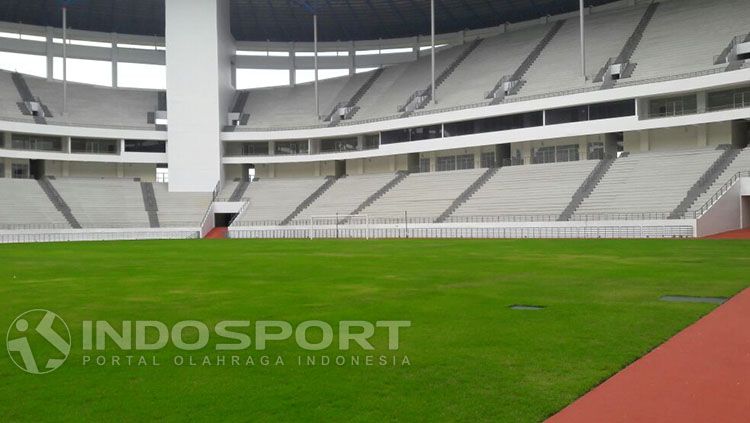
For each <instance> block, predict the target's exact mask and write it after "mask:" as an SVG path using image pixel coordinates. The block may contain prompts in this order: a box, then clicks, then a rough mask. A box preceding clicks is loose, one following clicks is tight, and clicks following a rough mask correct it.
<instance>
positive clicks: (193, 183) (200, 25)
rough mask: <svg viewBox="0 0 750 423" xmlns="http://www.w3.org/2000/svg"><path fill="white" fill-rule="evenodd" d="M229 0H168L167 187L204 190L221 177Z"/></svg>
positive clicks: (228, 64)
mask: <svg viewBox="0 0 750 423" xmlns="http://www.w3.org/2000/svg"><path fill="white" fill-rule="evenodd" d="M229 27H230V25H229V2H228V1H227V0H216V1H205V0H166V45H167V55H166V60H167V92H168V93H169V94H168V96H167V107H168V109H169V128H168V135H169V140H170V142H169V143H168V145H167V148H168V155H169V158H170V159H169V179H170V181H169V182H170V183H169V189H170V190H171V191H181V192H191V191H193V192H195V191H203V192H208V191H212V190H213V189H214V186H215V185H216V182H217V181H219V179H220V178H221V170H222V169H221V142H220V140H219V134H220V131H221V128H222V127H223V126H224V125H225V124H226V114H227V112H228V110H229V103H230V102H231V96H232V94H231V81H232V72H231V67H232V66H231V62H230V58H231V56H232V55H233V53H234V47H233V40H232V39H231V35H230V34H229Z"/></svg>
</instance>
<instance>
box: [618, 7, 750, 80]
mask: <svg viewBox="0 0 750 423" xmlns="http://www.w3.org/2000/svg"><path fill="white" fill-rule="evenodd" d="M748 16H750V2H749V1H747V0H719V1H705V0H680V1H674V0H672V1H665V2H663V3H662V4H661V5H659V9H657V11H656V14H655V15H654V19H653V21H652V22H651V23H650V24H649V26H648V27H647V28H646V31H645V32H644V33H643V39H642V40H641V43H640V44H639V46H638V48H637V49H636V50H635V53H634V55H633V59H632V60H633V62H635V63H637V64H638V67H637V68H636V69H635V73H634V74H633V78H634V79H646V78H652V77H658V76H665V75H673V74H681V73H688V72H694V71H701V70H706V69H711V68H712V67H714V64H713V60H714V56H716V55H718V54H719V53H721V51H722V50H723V49H724V48H725V47H726V46H727V45H728V44H729V42H730V41H731V40H732V38H734V37H735V36H737V35H740V34H747V33H748V32H750V21H748V18H747V17H748ZM719 67H722V68H723V67H726V65H720V66H719Z"/></svg>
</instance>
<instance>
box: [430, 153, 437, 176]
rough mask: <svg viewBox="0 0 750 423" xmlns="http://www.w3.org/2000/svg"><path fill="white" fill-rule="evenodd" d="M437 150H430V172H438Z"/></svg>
mask: <svg viewBox="0 0 750 423" xmlns="http://www.w3.org/2000/svg"><path fill="white" fill-rule="evenodd" d="M437 157H438V155H437V152H436V151H430V172H437Z"/></svg>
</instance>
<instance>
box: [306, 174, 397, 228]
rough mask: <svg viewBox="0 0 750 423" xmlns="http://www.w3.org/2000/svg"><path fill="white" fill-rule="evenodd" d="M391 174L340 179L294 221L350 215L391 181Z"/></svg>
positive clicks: (393, 176) (392, 175) (392, 176)
mask: <svg viewBox="0 0 750 423" xmlns="http://www.w3.org/2000/svg"><path fill="white" fill-rule="evenodd" d="M393 178H395V175H394V174H392V173H376V174H372V175H357V176H347V177H345V178H340V179H339V180H337V181H336V183H335V184H333V185H332V186H331V187H330V188H329V189H328V190H327V191H326V192H324V193H323V195H321V196H320V198H318V199H317V200H316V201H315V202H314V203H312V204H311V205H310V206H309V207H308V208H306V209H305V210H303V211H302V213H301V214H300V216H298V217H297V218H296V219H295V221H303V222H305V221H307V220H308V219H309V218H310V216H335V215H336V214H339V215H346V214H350V213H351V212H353V211H354V209H356V208H357V207H358V206H359V205H360V204H362V203H363V202H364V201H365V200H367V199H368V198H369V197H370V196H371V195H372V194H374V193H375V192H377V191H378V190H379V189H380V188H382V187H383V186H385V185H386V184H387V183H388V182H390V181H391V180H393Z"/></svg>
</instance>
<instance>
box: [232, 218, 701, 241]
mask: <svg viewBox="0 0 750 423" xmlns="http://www.w3.org/2000/svg"><path fill="white" fill-rule="evenodd" d="M695 233H696V227H695V221H653V222H643V221H640V222H624V221H612V222H596V223H594V222H587V224H576V223H575V222H549V223H547V224H530V225H529V224H527V225H519V224H516V225H498V224H496V225H490V224H485V225H469V224H390V225H377V224H371V223H368V224H367V225H363V224H359V225H328V226H321V225H314V226H312V225H309V224H308V225H301V226H294V227H286V226H276V227H232V228H230V229H229V233H228V235H227V236H228V237H229V238H250V239H269V238H270V239H279V238H282V239H284V238H286V239H315V238H328V239H365V238H367V239H388V238H404V239H405V238H691V237H694V236H695Z"/></svg>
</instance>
